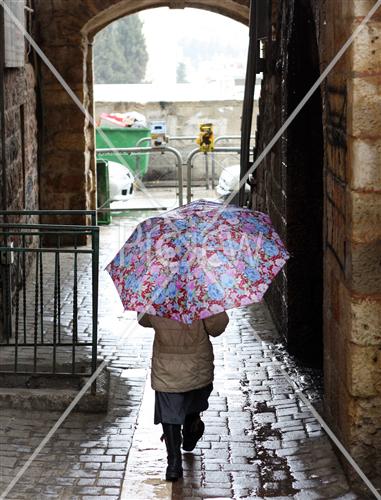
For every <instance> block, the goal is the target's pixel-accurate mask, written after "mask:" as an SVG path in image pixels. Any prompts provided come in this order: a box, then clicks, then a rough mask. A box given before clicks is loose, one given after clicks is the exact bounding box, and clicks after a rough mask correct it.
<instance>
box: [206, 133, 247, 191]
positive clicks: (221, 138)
mask: <svg viewBox="0 0 381 500" xmlns="http://www.w3.org/2000/svg"><path fill="white" fill-rule="evenodd" d="M234 139H239V142H241V136H240V135H220V136H218V137H216V138H215V140H214V144H218V143H219V142H222V141H229V140H234ZM250 139H255V136H254V135H252V136H251V137H250ZM215 177H216V159H215V157H214V155H213V151H212V189H214V188H215V183H214V181H215Z"/></svg>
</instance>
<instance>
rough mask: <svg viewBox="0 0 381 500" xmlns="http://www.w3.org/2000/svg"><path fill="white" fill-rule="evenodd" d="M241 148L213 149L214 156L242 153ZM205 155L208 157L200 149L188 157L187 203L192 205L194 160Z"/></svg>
mask: <svg viewBox="0 0 381 500" xmlns="http://www.w3.org/2000/svg"><path fill="white" fill-rule="evenodd" d="M240 151H241V148H239V147H222V148H221V147H220V148H214V149H213V154H218V153H238V154H239V153H240ZM199 154H203V155H205V156H207V155H208V153H204V152H203V151H201V150H200V148H196V149H193V151H191V152H190V153H189V155H188V158H187V161H186V166H187V203H190V202H191V201H192V168H193V160H194V158H195V157H196V156H197V155H199Z"/></svg>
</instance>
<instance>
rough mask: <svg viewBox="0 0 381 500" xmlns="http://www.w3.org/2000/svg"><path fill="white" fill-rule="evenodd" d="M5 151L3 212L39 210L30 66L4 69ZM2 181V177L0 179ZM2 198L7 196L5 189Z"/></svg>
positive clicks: (34, 112)
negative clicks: (5, 210) (4, 210)
mask: <svg viewBox="0 0 381 500" xmlns="http://www.w3.org/2000/svg"><path fill="white" fill-rule="evenodd" d="M4 76H5V120H4V121H5V150H6V166H5V167H4V166H1V168H2V169H3V168H5V170H6V172H5V177H6V180H7V182H6V195H5V198H6V199H7V203H6V204H5V200H3V199H2V200H1V205H2V208H3V209H7V210H24V209H27V210H37V209H38V195H39V191H38V167H37V118H36V88H35V86H36V82H35V72H34V69H33V67H32V66H31V65H30V64H26V65H25V67H24V68H22V69H7V70H5V74H4ZM0 179H2V176H0ZM0 193H1V194H0V196H2V195H3V194H4V191H3V186H1V189H0Z"/></svg>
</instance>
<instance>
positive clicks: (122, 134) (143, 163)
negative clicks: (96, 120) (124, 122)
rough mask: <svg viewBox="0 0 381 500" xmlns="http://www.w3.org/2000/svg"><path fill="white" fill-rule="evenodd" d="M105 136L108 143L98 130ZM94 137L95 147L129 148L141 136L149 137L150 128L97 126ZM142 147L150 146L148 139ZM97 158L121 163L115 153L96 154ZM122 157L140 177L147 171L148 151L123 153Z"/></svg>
mask: <svg viewBox="0 0 381 500" xmlns="http://www.w3.org/2000/svg"><path fill="white" fill-rule="evenodd" d="M100 131H102V132H103V134H105V136H106V137H107V139H108V141H109V142H110V144H108V143H107V142H106V140H105V137H104V136H103V134H102V133H101V132H100ZM95 134H96V135H95V137H96V147H97V149H102V148H131V147H135V146H136V143H137V142H138V141H139V140H140V139H142V138H143V137H151V130H150V129H149V128H129V127H98V128H97V129H96V131H95ZM141 146H142V147H145V146H146V147H147V146H150V143H149V141H146V142H143V143H142V144H141ZM98 159H102V160H111V161H116V162H117V163H121V161H120V158H119V156H118V155H117V154H111V153H110V154H106V155H103V154H102V155H98ZM123 159H124V160H125V161H126V162H127V165H128V166H129V167H130V169H131V171H132V172H133V173H134V174H135V175H137V176H139V177H142V176H143V175H144V174H146V173H147V170H148V162H149V153H142V154H136V155H123Z"/></svg>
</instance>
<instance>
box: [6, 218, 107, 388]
mask: <svg viewBox="0 0 381 500" xmlns="http://www.w3.org/2000/svg"><path fill="white" fill-rule="evenodd" d="M13 216H16V217H17V218H20V216H22V217H24V216H27V217H28V216H35V217H36V218H37V217H41V216H48V217H49V219H51V218H52V217H59V218H60V220H62V218H65V217H70V218H71V217H73V216H78V217H81V218H82V219H83V218H84V217H85V216H88V217H90V218H91V225H89V226H86V225H73V224H70V225H64V224H39V223H38V224H35V223H29V224H27V223H20V222H16V223H14V222H6V223H0V257H1V260H0V271H1V274H0V279H1V288H0V290H1V295H2V304H3V311H2V312H3V318H2V327H3V328H2V335H0V374H5V373H8V374H9V373H13V374H19V375H27V374H28V375H45V376H52V375H55V376H61V375H72V376H78V377H83V376H90V375H91V374H93V373H94V372H95V370H96V368H97V334H98V265H99V228H98V227H97V226H96V212H95V211H72V210H67V211H6V212H5V211H1V212H0V218H2V220H4V218H6V220H9V219H10V218H13ZM70 220H71V219H70ZM84 238H85V239H87V241H88V244H87V245H86V246H81V244H83V240H84ZM84 270H85V272H84ZM0 333H1V332H0ZM94 390H95V385H94V386H93V391H94Z"/></svg>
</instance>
